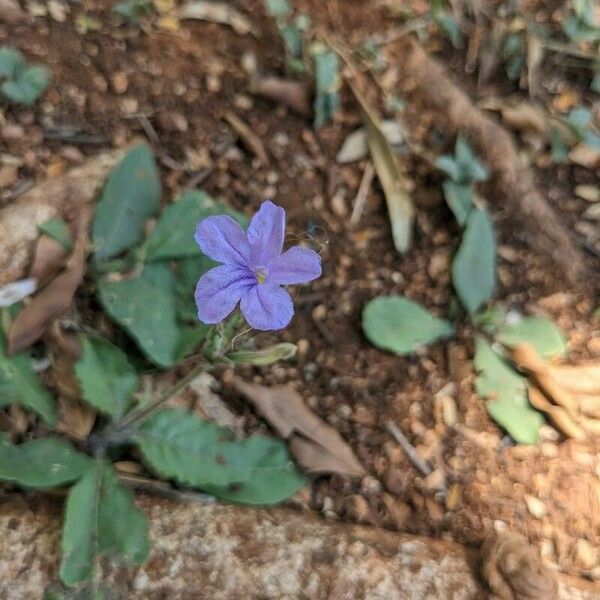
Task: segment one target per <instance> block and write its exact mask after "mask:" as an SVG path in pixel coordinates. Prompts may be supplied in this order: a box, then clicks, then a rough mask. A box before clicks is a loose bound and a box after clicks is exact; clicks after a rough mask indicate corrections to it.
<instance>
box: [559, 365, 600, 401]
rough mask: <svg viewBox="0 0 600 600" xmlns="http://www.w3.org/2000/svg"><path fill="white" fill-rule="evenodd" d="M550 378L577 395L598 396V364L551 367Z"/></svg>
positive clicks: (599, 377)
mask: <svg viewBox="0 0 600 600" xmlns="http://www.w3.org/2000/svg"><path fill="white" fill-rule="evenodd" d="M549 370H550V373H551V374H552V377H554V379H555V381H556V382H557V383H558V384H559V385H560V386H561V387H563V388H565V389H567V390H569V391H571V392H574V393H578V394H600V362H596V363H588V364H584V365H576V366H569V365H563V366H551V367H549Z"/></svg>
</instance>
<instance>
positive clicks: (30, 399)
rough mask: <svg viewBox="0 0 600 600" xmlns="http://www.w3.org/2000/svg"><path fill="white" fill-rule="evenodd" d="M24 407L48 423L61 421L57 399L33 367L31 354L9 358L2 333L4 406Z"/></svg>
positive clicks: (0, 389) (0, 375)
mask: <svg viewBox="0 0 600 600" xmlns="http://www.w3.org/2000/svg"><path fill="white" fill-rule="evenodd" d="M9 404H20V405H21V406H26V407H27V408H29V409H31V410H33V411H35V412H36V413H38V415H40V417H42V419H43V420H44V421H45V422H46V423H48V425H55V424H56V422H57V414H56V406H55V404H54V399H53V398H52V396H51V395H50V393H49V392H48V390H46V388H44V387H43V386H42V384H41V383H40V381H39V379H38V377H37V375H36V374H35V372H34V370H33V369H32V367H31V359H30V357H29V354H27V353H25V352H22V353H20V354H17V355H15V356H11V357H8V356H7V355H6V340H5V339H4V335H3V334H2V333H1V332H0V406H8V405H9Z"/></svg>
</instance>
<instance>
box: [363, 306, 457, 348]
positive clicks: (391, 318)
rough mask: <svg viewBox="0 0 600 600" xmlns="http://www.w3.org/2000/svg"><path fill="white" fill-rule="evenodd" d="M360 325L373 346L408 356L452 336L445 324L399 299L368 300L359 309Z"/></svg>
mask: <svg viewBox="0 0 600 600" xmlns="http://www.w3.org/2000/svg"><path fill="white" fill-rule="evenodd" d="M362 326H363V331H364V332H365V335H366V336H367V338H368V339H369V341H370V342H371V343H372V344H373V345H374V346H377V347H378V348H382V349H383V350H391V351H392V352H395V353H396V354H410V353H411V352H414V351H415V350H417V349H418V348H420V347H421V346H424V345H426V344H431V343H432V342H435V341H436V340H439V339H442V338H447V337H449V336H451V335H452V334H453V333H454V329H453V327H452V325H451V324H450V323H449V322H448V321H445V320H444V319H438V318H437V317H435V316H433V315H432V314H431V313H430V312H428V311H427V310H425V309H424V308H423V307H422V306H420V305H419V304H417V303H416V302H413V301H412V300H409V299H408V298H403V297H402V296H382V297H380V298H375V299H374V300H371V301H370V302H369V303H368V304H367V306H366V307H365V309H364V310H363V315H362Z"/></svg>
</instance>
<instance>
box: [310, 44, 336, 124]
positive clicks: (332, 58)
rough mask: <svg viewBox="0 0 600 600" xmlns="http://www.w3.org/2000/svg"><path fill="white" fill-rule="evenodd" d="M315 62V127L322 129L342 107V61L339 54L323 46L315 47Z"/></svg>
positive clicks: (313, 51)
mask: <svg viewBox="0 0 600 600" xmlns="http://www.w3.org/2000/svg"><path fill="white" fill-rule="evenodd" d="M312 54H313V57H314V61H315V100H314V111H315V120H314V123H313V125H314V127H315V128H316V129H317V128H319V127H322V126H323V125H325V123H327V121H329V119H331V117H332V116H333V114H334V113H335V112H336V111H337V110H338V108H339V106H340V94H339V90H340V84H341V76H340V61H339V59H338V57H337V54H336V53H335V52H333V51H332V50H328V49H327V48H326V47H325V46H324V45H323V44H320V43H317V44H314V45H313V48H312Z"/></svg>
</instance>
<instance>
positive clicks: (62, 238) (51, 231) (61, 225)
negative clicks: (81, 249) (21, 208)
mask: <svg viewBox="0 0 600 600" xmlns="http://www.w3.org/2000/svg"><path fill="white" fill-rule="evenodd" d="M38 229H39V230H40V231H41V232H42V233H45V234H46V235H48V236H50V237H51V238H53V239H55V240H56V241H57V242H58V243H59V244H60V245H61V246H62V247H63V248H64V249H65V250H72V249H73V239H72V238H71V231H70V230H69V226H68V225H67V224H66V223H65V222H64V221H63V220H62V219H59V218H56V219H50V220H49V221H46V222H45V223H42V224H41V225H38Z"/></svg>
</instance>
